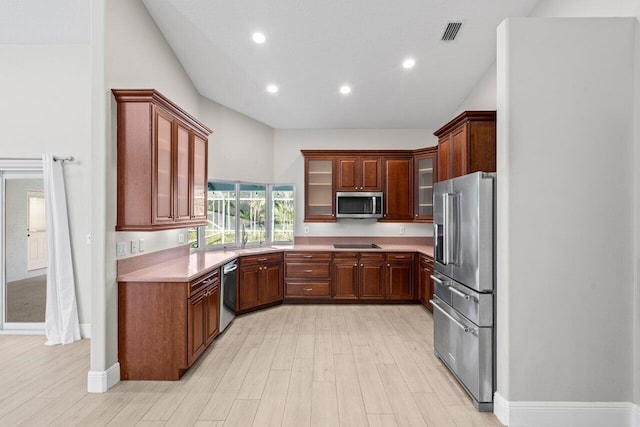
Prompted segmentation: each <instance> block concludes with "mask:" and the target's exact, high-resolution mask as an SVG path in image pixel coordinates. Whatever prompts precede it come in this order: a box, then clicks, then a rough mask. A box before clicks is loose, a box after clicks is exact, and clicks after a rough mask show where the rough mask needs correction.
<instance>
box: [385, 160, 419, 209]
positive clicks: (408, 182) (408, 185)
mask: <svg viewBox="0 0 640 427" xmlns="http://www.w3.org/2000/svg"><path fill="white" fill-rule="evenodd" d="M383 163H384V166H383V170H384V207H385V209H384V217H383V218H382V219H381V221H411V220H413V216H414V214H413V211H414V207H413V176H414V171H413V156H398V157H396V156H394V157H385V158H384V160H383Z"/></svg>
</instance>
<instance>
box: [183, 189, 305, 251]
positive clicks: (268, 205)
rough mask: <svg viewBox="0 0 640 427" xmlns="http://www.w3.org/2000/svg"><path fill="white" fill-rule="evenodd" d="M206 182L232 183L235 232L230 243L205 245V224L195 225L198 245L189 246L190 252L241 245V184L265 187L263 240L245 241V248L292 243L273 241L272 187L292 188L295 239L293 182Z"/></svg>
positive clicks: (238, 246) (291, 243) (288, 243)
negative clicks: (233, 238) (239, 209)
mask: <svg viewBox="0 0 640 427" xmlns="http://www.w3.org/2000/svg"><path fill="white" fill-rule="evenodd" d="M208 183H221V184H229V185H233V186H234V191H235V196H236V197H235V208H236V214H235V229H236V233H235V240H234V242H233V244H230V243H225V244H218V245H208V246H207V245H206V244H205V229H206V225H201V226H198V227H197V229H198V230H197V236H198V238H197V243H198V246H197V247H195V248H191V251H192V252H196V251H211V250H220V249H234V248H240V246H241V239H242V236H241V234H242V231H241V224H240V214H239V211H238V208H239V206H240V191H241V190H240V188H241V186H242V185H255V186H264V187H265V240H264V241H263V242H262V243H259V242H247V244H246V246H245V247H246V248H254V247H260V246H263V245H266V246H269V245H293V241H274V240H273V238H274V230H273V228H274V227H273V221H274V218H273V189H274V187H283V186H290V187H291V188H292V193H293V230H292V233H293V238H294V239H295V228H296V217H297V216H296V210H295V202H296V196H297V195H296V186H295V184H293V183H278V184H273V183H270V184H265V183H259V182H249V181H229V180H224V179H211V178H210V179H208V180H207V184H208ZM208 214H209V207H208V206H207V220H208V217H209V215H208Z"/></svg>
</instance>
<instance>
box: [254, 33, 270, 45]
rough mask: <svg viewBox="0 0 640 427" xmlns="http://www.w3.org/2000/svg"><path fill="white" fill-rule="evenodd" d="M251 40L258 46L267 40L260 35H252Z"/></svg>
mask: <svg viewBox="0 0 640 427" xmlns="http://www.w3.org/2000/svg"><path fill="white" fill-rule="evenodd" d="M251 38H252V39H253V41H254V42H256V43H258V44H262V43H264V42H265V41H266V40H267V38H266V37H265V36H264V34H262V33H253V35H252V36H251Z"/></svg>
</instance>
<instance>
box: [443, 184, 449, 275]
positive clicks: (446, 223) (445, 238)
mask: <svg viewBox="0 0 640 427" xmlns="http://www.w3.org/2000/svg"><path fill="white" fill-rule="evenodd" d="M442 211H443V212H442V213H443V215H442V216H443V221H442V263H443V264H444V265H448V264H449V231H450V230H449V194H448V193H444V194H443V195H442Z"/></svg>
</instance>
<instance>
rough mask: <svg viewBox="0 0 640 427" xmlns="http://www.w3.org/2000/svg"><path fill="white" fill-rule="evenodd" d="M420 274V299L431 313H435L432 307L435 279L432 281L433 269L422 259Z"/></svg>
mask: <svg viewBox="0 0 640 427" xmlns="http://www.w3.org/2000/svg"><path fill="white" fill-rule="evenodd" d="M419 274H420V276H419V289H418V299H419V300H420V302H421V303H422V305H424V306H425V307H427V309H428V310H429V311H433V307H432V306H431V299H432V298H433V279H431V275H432V274H433V267H432V266H431V264H429V263H427V262H426V259H423V258H422V257H421V260H420V273H419Z"/></svg>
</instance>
